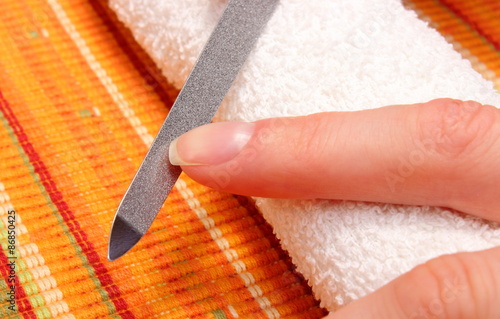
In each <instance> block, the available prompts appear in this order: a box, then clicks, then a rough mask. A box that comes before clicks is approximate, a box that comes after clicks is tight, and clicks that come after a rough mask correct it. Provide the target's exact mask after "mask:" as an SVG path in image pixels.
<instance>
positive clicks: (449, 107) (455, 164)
mask: <svg viewBox="0 0 500 319" xmlns="http://www.w3.org/2000/svg"><path fill="white" fill-rule="evenodd" d="M170 151H171V154H170V159H171V161H172V163H174V164H180V165H182V169H183V170H184V171H185V172H186V173H187V174H188V175H189V176H191V177H192V178H193V179H195V180H196V181H198V182H200V183H202V184H206V185H208V186H210V187H213V188H216V189H219V190H223V191H227V192H232V193H237V194H242V195H252V196H262V197H275V198H276V197H277V198H324V199H345V200H360V201H372V202H386V203H396V204H412V205H433V206H446V207H450V208H454V209H457V210H461V211H464V212H468V213H472V214H475V215H478V216H480V217H484V218H489V219H491V220H496V221H500V214H498V212H499V211H500V197H499V196H498V193H499V191H500V189H499V188H500V170H498V167H500V110H498V109H496V108H494V107H492V106H483V105H481V104H479V103H476V102H462V101H457V100H451V99H439V100H434V101H431V102H428V103H421V104H414V105H398V106H388V107H383V108H379V109H372V110H365V111H358V112H327V113H318V114H313V115H310V116H302V117H291V118H273V119H266V120H261V121H257V122H254V123H237V122H228V123H215V124H209V125H205V126H202V127H199V128H196V129H194V130H192V131H190V132H188V133H186V134H184V135H182V136H181V137H179V138H178V139H177V140H176V141H174V142H173V143H172V145H171V148H170Z"/></svg>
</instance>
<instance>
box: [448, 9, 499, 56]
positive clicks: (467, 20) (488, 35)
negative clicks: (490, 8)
mask: <svg viewBox="0 0 500 319" xmlns="http://www.w3.org/2000/svg"><path fill="white" fill-rule="evenodd" d="M439 2H441V4H442V5H443V6H445V7H446V8H448V10H449V11H451V12H452V13H453V14H454V15H456V16H457V17H459V18H460V19H461V20H462V22H463V23H464V24H467V25H468V26H469V27H470V28H471V29H473V30H474V31H476V32H477V33H478V34H479V35H481V36H482V37H483V38H485V39H486V40H487V41H488V43H490V44H491V45H492V46H493V47H494V48H495V50H498V51H500V38H495V36H494V34H493V33H492V32H487V30H485V29H484V28H483V26H482V25H481V24H480V23H477V22H476V21H475V20H474V19H473V17H472V16H470V15H467V14H464V13H463V11H462V10H461V8H460V7H459V6H460V4H459V3H454V2H453V1H449V0H440V1H439Z"/></svg>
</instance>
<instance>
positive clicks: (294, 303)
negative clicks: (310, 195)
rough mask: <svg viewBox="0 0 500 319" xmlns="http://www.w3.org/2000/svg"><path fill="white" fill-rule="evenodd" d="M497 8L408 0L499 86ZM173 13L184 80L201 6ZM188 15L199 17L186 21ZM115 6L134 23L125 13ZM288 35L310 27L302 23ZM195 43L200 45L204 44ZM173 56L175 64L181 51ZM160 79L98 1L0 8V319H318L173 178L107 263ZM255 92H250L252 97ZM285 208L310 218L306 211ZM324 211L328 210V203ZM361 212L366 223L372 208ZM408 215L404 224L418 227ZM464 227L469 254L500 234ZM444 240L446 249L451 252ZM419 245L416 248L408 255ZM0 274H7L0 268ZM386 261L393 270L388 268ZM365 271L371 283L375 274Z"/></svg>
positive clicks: (210, 202) (221, 213)
mask: <svg viewBox="0 0 500 319" xmlns="http://www.w3.org/2000/svg"><path fill="white" fill-rule="evenodd" d="M124 3H125V2H124ZM179 3H182V1H179ZM179 3H178V4H176V6H179ZM200 3H201V2H200ZM497 3H498V2H497V1H496V0H484V1H463V0H462V1H458V0H454V1H441V3H437V2H434V1H432V0H415V1H414V2H413V3H412V6H413V8H414V10H415V11H417V12H418V13H419V14H420V15H421V18H422V19H423V20H426V21H430V23H431V25H432V26H434V27H436V28H437V29H438V30H439V31H440V32H441V33H442V34H443V35H445V36H446V38H447V39H448V40H449V41H450V42H451V43H453V45H454V46H455V48H456V49H457V50H458V51H459V52H460V53H461V54H462V55H463V56H464V57H466V58H467V59H469V60H470V61H471V62H472V65H473V67H474V68H476V69H477V70H478V71H479V72H480V73H481V74H482V75H483V76H484V77H486V78H488V79H489V80H492V81H494V83H496V85H497V88H498V87H500V82H499V75H500V55H499V51H498V50H499V43H500V37H499V36H500V26H499V24H498V22H499V21H500V17H499V8H498V4H497ZM127 5H130V4H127ZM187 5H188V3H186V8H185V9H184V10H178V9H179V7H175V6H174V7H173V9H175V10H174V11H172V12H171V13H170V17H171V18H170V19H172V17H173V18H176V19H174V20H171V21H177V23H178V24H179V26H178V27H179V28H184V31H182V32H180V31H179V33H178V34H177V38H176V39H174V40H173V41H171V44H170V45H172V46H175V45H183V46H182V47H178V48H174V49H173V50H172V51H171V54H172V56H171V59H172V61H176V59H177V60H178V61H180V60H179V59H181V60H182V59H185V61H184V60H183V61H184V62H182V63H181V62H177V63H178V65H179V66H183V67H184V68H185V69H186V71H185V73H183V75H182V77H184V76H185V74H187V72H188V70H189V66H190V65H192V63H193V62H194V59H195V57H194V56H195V53H194V48H195V47H197V46H200V45H201V43H202V42H203V41H202V40H201V39H199V38H198V37H199V36H200V35H197V34H196V32H197V31H196V30H195V29H192V22H193V19H194V18H193V14H194V15H196V14H197V12H199V8H198V9H196V6H190V8H189V9H190V10H189V11H187ZM207 5H208V6H209V8H208V7H206V6H207ZM222 5H223V3H222V1H215V2H207V4H202V5H199V6H201V7H203V8H205V9H206V11H205V12H204V13H203V14H201V15H199V16H196V18H199V19H200V20H201V21H203V23H206V24H207V27H208V26H209V25H213V24H214V23H215V20H216V16H215V15H214V12H215V13H220V10H221V9H222ZM318 5H320V4H319V3H318ZM193 8H194V9H196V10H198V11H196V10H195V11H191V10H192V9H193ZM129 9H130V10H132V9H134V10H137V13H138V14H145V12H144V8H141V6H140V4H139V3H137V5H136V7H135V8H133V7H132V8H129ZM281 10H283V9H281ZM141 12H142V13H141ZM281 14H283V13H281ZM324 15H326V13H325V14H324ZM405 15H406V13H405ZM183 21H184V22H183ZM322 21H323V20H318V22H316V23H319V24H322V23H324V22H322ZM375 21H379V22H378V23H381V22H380V21H382V20H375ZM412 21H413V20H412ZM361 22H362V21H361V20H359V21H358V23H361ZM382 22H383V21H382ZM183 23H184V24H183ZM412 23H413V22H412ZM299 24H300V25H299ZM292 25H294V26H293V27H294V28H301V26H302V27H303V28H309V27H310V26H309V23H306V20H305V19H303V18H300V19H298V20H296V21H294V22H293V23H292ZM362 25H363V24H360V25H359V26H362ZM371 26H372V27H376V25H371ZM157 27H158V28H159V29H161V28H163V26H161V25H158V26H157ZM318 27H319V26H318ZM369 27H370V25H365V28H366V29H362V30H365V31H364V32H370V31H369V30H372V29H373V28H371V27H370V28H369ZM373 30H378V29H373ZM373 32H374V31H373ZM377 32H379V31H377ZM380 32H385V31H380ZM200 34H201V35H202V36H206V34H207V32H206V31H203V32H201V31H200ZM369 34H370V33H368V35H369ZM362 35H363V34H361V36H362ZM186 36H187V38H186ZM317 37H320V35H317ZM370 37H371V36H369V37H368V38H370ZM185 39H190V40H189V41H192V42H188V41H186V40H185ZM364 39H366V37H365V38H364ZM148 41H149V43H150V44H148V45H146V44H147V43H145V42H144V44H145V47H150V48H151V46H152V45H153V42H154V41H155V39H154V38H150V39H149V40H148ZM300 41H302V40H300ZM408 41H410V42H411V39H408ZM292 49H293V47H290V48H289V50H292ZM295 49H297V48H295ZM315 49H316V48H314V47H304V48H303V49H301V52H308V50H309V51H310V52H311V54H312V53H314V50H315ZM183 50H184V52H186V53H185V56H184V57H183V53H179V52H183ZM352 50H356V49H352ZM279 52H282V51H279ZM279 52H276V54H278V53H279ZM186 61H187V62H186ZM276 70H277V68H273V69H270V72H273V73H274V72H275V71H276ZM375 71H377V72H381V70H378V69H375ZM165 72H167V70H165ZM304 76H307V74H304ZM297 80H300V78H298V79H297ZM292 82H293V81H292ZM170 83H176V86H177V87H179V86H180V85H181V83H182V80H181V77H178V76H175V74H174V73H172V78H171V79H165V78H163V77H162V76H161V75H160V72H159V71H158V69H157V68H156V67H155V65H154V62H153V61H152V60H151V59H150V58H149V57H148V54H146V53H145V52H143V51H142V50H141V49H140V47H139V46H138V44H137V43H136V42H135V41H134V40H133V38H132V35H131V34H130V33H128V31H127V30H126V29H125V28H124V27H123V26H122V25H121V24H120V23H119V22H117V20H116V17H115V16H114V15H113V13H112V12H111V11H110V10H109V9H108V7H107V2H106V1H104V0H98V1H90V0H36V1H35V0H23V1H18V0H3V1H1V2H0V244H1V249H0V317H1V318H16V319H17V318H65V319H69V318H91V319H93V318H221V319H222V318H285V317H286V318H321V317H322V316H323V315H325V313H326V312H325V310H324V309H321V308H320V307H319V306H318V302H317V301H315V300H314V298H313V297H312V294H311V292H310V289H309V288H308V286H307V284H306V282H305V281H304V280H303V279H302V277H301V276H300V275H298V274H297V273H296V272H295V271H294V270H295V266H294V265H293V264H292V263H291V262H290V258H289V257H288V255H287V254H286V253H285V252H284V251H283V250H281V248H280V245H279V244H278V241H277V240H276V238H275V236H274V235H273V234H272V229H271V227H270V226H269V225H268V224H266V222H265V221H264V219H263V218H262V217H261V215H260V214H259V213H258V212H257V210H256V209H255V207H254V206H253V205H252V204H251V202H250V201H248V200H247V199H245V198H242V197H235V196H232V195H229V194H224V193H219V192H215V191H213V190H210V189H208V188H206V187H203V186H200V185H198V184H196V183H194V182H193V181H191V180H190V179H188V178H187V177H186V176H182V177H181V179H180V181H179V182H178V183H177V185H176V187H175V189H174V191H173V193H172V194H171V196H170V198H169V200H168V201H167V202H166V204H165V206H164V208H163V210H162V211H161V212H160V214H159V215H158V218H157V219H156V221H155V223H154V224H153V226H152V228H151V230H150V232H149V233H148V234H147V235H146V236H145V237H144V239H143V240H142V241H141V242H140V243H139V244H138V245H137V247H135V248H134V249H133V250H132V251H131V252H129V253H128V254H127V255H125V256H124V257H122V258H121V259H119V260H117V261H115V262H112V263H110V262H108V261H107V260H106V250H107V241H108V235H109V229H110V226H111V221H112V219H113V216H114V213H115V210H116V207H117V206H118V203H119V201H120V200H121V197H122V196H123V194H124V192H125V190H126V188H127V187H128V185H129V183H130V181H131V179H132V178H133V176H134V174H135V172H136V170H137V168H138V167H139V165H140V163H141V161H142V158H143V157H144V155H145V153H146V151H147V147H148V145H149V144H150V143H151V140H152V137H153V136H154V135H155V134H156V132H157V130H158V129H159V127H160V125H161V124H162V122H163V120H164V118H165V117H166V115H167V113H168V108H169V107H170V106H171V104H172V101H173V99H174V98H175V95H176V93H177V90H176V89H175V88H173V87H172V86H171V85H170ZM271 83H274V82H271ZM285 83H287V85H290V82H283V84H285ZM300 83H301V82H297V83H295V82H293V83H292V84H293V85H294V86H292V88H296V92H302V91H309V90H311V85H305V84H304V86H300ZM365 83H367V82H365ZM391 83H392V82H391ZM391 85H394V84H391ZM312 87H314V86H312ZM292 91H293V90H292ZM294 92H295V91H293V92H292V93H294ZM254 94H255V95H256V96H259V95H260V92H259V91H256V92H254ZM294 94H298V93H294ZM300 94H304V93H300ZM336 94H341V93H340V91H339V93H336ZM345 94H346V95H347V96H350V95H351V94H347V93H345ZM292 96H293V94H292ZM262 97H265V96H262ZM297 98H299V96H298V97H297ZM339 100H340V99H339ZM246 107H249V106H248V105H247V106H246ZM303 107H305V105H303ZM267 108H268V105H265V107H263V110H264V111H265V112H268V111H267V110H266V109H267ZM346 109H347V108H346ZM304 111H308V110H304ZM294 112H298V111H297V110H294ZM264 115H265V114H264ZM298 204H299V205H303V206H304V205H310V207H320V206H318V204H315V203H310V204H309V203H305V202H301V203H298ZM326 204H328V205H329V206H328V207H329V208H328V209H331V208H330V205H331V203H326ZM268 205H270V204H268ZM319 205H321V204H319ZM342 205H343V206H345V207H347V209H350V210H352V209H353V208H354V207H356V205H360V204H357V203H337V206H338V207H343V206H342ZM261 206H262V207H264V205H263V204H261ZM308 207H309V206H308ZM363 207H365V208H366V209H367V210H368V209H370V211H369V212H368V213H370V214H372V210H373V209H374V208H373V207H371V206H363ZM381 209H382V208H381ZM12 211H15V221H12V219H9V217H8V216H14V214H13V213H11V214H10V215H9V212H12ZM264 211H265V210H264ZM380 211H382V210H380ZM400 212H401V213H400V214H399V215H397V214H396V215H394V216H395V217H394V216H393V217H394V223H395V225H396V226H397V225H398V224H401V222H399V219H406V218H407V216H406V215H407V214H408V210H407V208H400ZM299 213H300V211H299ZM419 214H422V213H415V214H414V215H412V216H413V217H412V218H414V219H416V218H417V217H418V218H423V217H422V216H421V215H419ZM284 216H287V215H286V214H285V215H284ZM351 216H352V217H351V218H352V219H351V220H352V223H360V222H363V220H360V219H364V218H365V215H363V216H361V212H360V214H358V215H351ZM356 216H357V217H356ZM452 216H453V218H457V219H456V220H457V224H456V225H457V227H462V226H461V223H469V221H468V220H465V221H464V220H463V219H462V218H459V217H457V216H456V215H452ZM398 218H399V219H398ZM441 221H442V229H441V230H440V232H441V233H447V232H451V233H453V232H454V230H453V227H451V226H450V222H449V218H447V217H446V216H445V217H443V219H441ZM338 222H339V223H346V224H348V222H349V219H347V217H342V219H338ZM433 222H436V221H435V220H433ZM377 223H381V221H379V220H377V219H372V222H371V224H372V225H377ZM436 223H437V222H436ZM360 225H361V226H363V227H364V226H366V225H367V224H364V223H363V224H360ZM380 225H383V224H380ZM385 225H386V226H387V228H389V227H390V228H395V227H393V226H389V225H387V224H385ZM473 225H475V227H477V229H474V227H472V229H471V228H461V229H462V230H463V233H464V236H468V237H467V238H470V237H474V236H475V237H477V238H476V239H474V240H471V247H470V248H471V249H475V248H474V247H472V246H473V245H475V243H477V239H481V238H486V237H485V236H488V235H489V236H491V237H490V238H486V239H485V241H488V242H489V243H490V244H491V243H492V241H493V238H498V236H497V235H496V234H494V233H492V232H491V228H489V227H490V226H488V225H486V224H484V223H483V222H480V221H478V222H477V223H474V224H473ZM361 226H360V227H361ZM12 227H15V231H16V242H15V245H14V247H10V246H11V245H10V244H9V238H8V236H9V233H8V231H9V228H12ZM418 227H423V226H422V224H419V223H416V224H415V231H414V232H417V233H420V230H419V229H418ZM345 229H346V230H347V228H345ZM333 230H334V231H339V229H338V228H333V229H332V231H333ZM352 231H353V235H348V236H344V237H343V238H344V239H345V240H349V238H354V237H353V236H356V235H357V233H358V232H357V230H356V229H352ZM366 233H367V236H369V238H368V239H367V240H366V241H365V242H363V245H365V244H366V245H367V247H368V246H369V245H371V244H372V241H371V236H372V235H373V234H372V233H370V229H368V230H366ZM384 233H386V234H388V238H389V237H390V236H389V235H390V234H389V233H387V232H385V231H384ZM467 233H468V234H467ZM421 234H423V233H421ZM410 235H411V234H410ZM410 235H409V234H407V233H403V232H401V235H399V234H398V235H394V238H395V240H399V241H400V242H404V241H406V240H409V237H410ZM315 236H316V235H315ZM495 236H496V237H495ZM377 238H378V237H376V236H374V237H373V244H374V246H373V247H374V249H378V248H377V240H378V239H377ZM394 238H393V240H394ZM451 240H452V239H450V243H446V244H447V245H448V244H449V245H452V247H455V246H454V245H455V243H452V242H451ZM386 243H388V242H387V241H384V244H386ZM426 243H428V241H424V240H423V241H422V244H423V245H427V244H426ZM303 244H304V245H306V244H307V243H306V242H304V243H303ZM443 245H444V244H443ZM344 247H345V246H344ZM390 247H391V246H390V245H389V246H388V249H392V248H390ZM408 249H409V248H408ZM408 249H406V250H402V251H401V254H406V253H407V250H408ZM427 249H429V248H428V247H422V248H420V251H422V250H427ZM457 249H458V248H457ZM298 252H299V253H300V252H301V251H298ZM341 253H343V252H342V251H340V252H339V257H341V256H343V255H341ZM369 256H373V255H369ZM384 256H386V254H381V255H380V265H379V266H378V267H380V266H381V265H382V266H390V265H391V264H390V263H389V262H388V261H387V260H386V259H387V258H386V259H383V257H384ZM9 257H15V259H14V258H12V259H9ZM347 257H348V255H345V256H344V257H343V258H344V259H343V260H346V258H347ZM367 258H368V257H367ZM369 258H372V257H369ZM424 258H426V257H424ZM339 260H340V259H339ZM393 260H394V261H395V262H396V261H398V260H396V259H393ZM9 262H14V265H15V267H14V268H13V269H12V268H11V267H10V266H8V263H9ZM398 262H399V261H398ZM351 265H352V263H351ZM395 265H397V267H398V270H399V271H400V270H402V269H399V267H400V264H399V263H398V264H395ZM344 269H346V268H344ZM351 269H355V268H354V267H352V268H351ZM377 269H378V268H375V269H373V272H374V274H375V275H374V276H379V271H378V270H377ZM347 275H349V274H347ZM314 277H315V278H317V275H315V276H314ZM346 278H349V277H346ZM381 278H384V277H381ZM12 279H13V280H14V285H13V286H14V289H13V294H11V289H10V286H11V285H12V283H11V280H12ZM334 279H335V278H334ZM336 279H342V276H339V277H338V278H336ZM345 282H346V281H336V280H335V281H333V282H332V284H333V285H337V287H339V288H342V286H340V284H343V283H345ZM355 284H358V283H353V284H351V285H349V286H350V287H352V286H354V285H355ZM363 285H364V284H361V285H359V286H360V287H361V290H366V289H369V287H370V285H372V283H371V282H367V285H368V286H367V287H368V288H366V289H365V287H363ZM346 286H347V285H346ZM332 287H335V286H332ZM340 293H341V291H340V290H339V295H340ZM10 296H14V297H15V299H13V300H14V302H13V304H14V310H11V309H9V307H10V306H11V303H10V298H11V297H10ZM339 304H340V303H339Z"/></svg>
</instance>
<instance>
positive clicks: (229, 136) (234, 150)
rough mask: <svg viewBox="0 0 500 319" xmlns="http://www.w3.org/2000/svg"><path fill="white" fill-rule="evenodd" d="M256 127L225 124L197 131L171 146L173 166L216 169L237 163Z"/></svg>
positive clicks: (180, 137)
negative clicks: (217, 166)
mask: <svg viewBox="0 0 500 319" xmlns="http://www.w3.org/2000/svg"><path fill="white" fill-rule="evenodd" d="M254 130H255V124H253V123H243V122H221V123H213V124H207V125H203V126H200V127H197V128H195V129H193V130H191V131H189V132H187V133H185V134H183V135H181V136H179V137H178V138H176V139H175V140H174V141H172V143H171V144H170V148H169V158H170V163H172V165H216V164H221V163H224V162H227V161H229V160H231V159H233V158H234V157H235V156H236V155H238V153H239V152H240V151H241V150H242V149H243V147H245V145H246V144H247V143H248V141H249V140H250V138H251V137H252V134H253V132H254Z"/></svg>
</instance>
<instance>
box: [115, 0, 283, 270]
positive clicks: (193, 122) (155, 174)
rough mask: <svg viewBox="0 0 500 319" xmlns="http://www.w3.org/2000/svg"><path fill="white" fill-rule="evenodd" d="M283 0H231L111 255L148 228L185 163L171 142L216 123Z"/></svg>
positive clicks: (126, 204) (121, 214)
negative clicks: (171, 152)
mask: <svg viewBox="0 0 500 319" xmlns="http://www.w3.org/2000/svg"><path fill="white" fill-rule="evenodd" d="M278 2H279V0H230V1H229V2H228V4H227V6H226V8H225V9H224V12H223V13H222V16H221V18H220V20H219V22H218V23H217V25H216V26H215V29H214V31H213V32H212V34H211V35H210V38H209V39H208V42H207V43H206V45H205V47H204V49H203V51H202V52H201V54H200V56H199V58H198V61H197V62H196V64H195V66H194V68H193V70H192V71H191V74H190V75H189V77H188V79H187V81H186V83H185V84H184V87H183V88H182V90H181V92H180V93H179V96H178V97H177V99H176V101H175V103H174V105H173V106H172V109H171V110H170V112H169V114H168V116H167V118H166V120H165V122H164V123H163V125H162V127H161V128H160V131H159V132H158V135H157V136H156V138H155V140H154V141H153V144H152V145H151V148H150V149H149V151H148V153H147V155H146V157H145V158H144V161H143V162H142V164H141V166H140V167H139V170H138V171H137V174H136V175H135V177H134V179H133V180H132V183H131V184H130V186H129V188H128V190H127V192H126V193H125V196H124V197H123V199H122V201H121V203H120V205H119V207H118V210H117V212H116V215H115V218H114V221H113V225H112V227H111V235H110V238H109V247H108V259H109V260H110V261H112V260H115V259H117V258H119V257H120V256H122V255H124V254H125V253H126V252H127V251H129V250H130V249H131V248H132V247H134V246H135V244H137V242H139V240H140V239H141V238H142V236H144V234H145V233H146V232H147V230H148V229H149V227H150V226H151V224H152V223H153V220H154V219H155V217H156V215H157V214H158V211H159V210H160V208H161V207H162V206H163V203H164V202H165V200H166V198H167V196H168V194H169V193H170V190H171V189H172V187H173V186H174V184H175V182H176V181H177V179H178V177H179V175H180V173H181V169H180V167H178V166H173V165H171V164H170V161H169V158H168V148H169V145H170V143H171V142H172V141H173V140H174V139H175V138H177V137H178V136H180V135H182V134H183V133H185V132H187V131H189V130H191V129H193V128H195V127H198V126H200V125H203V124H207V123H210V121H211V120H212V118H213V116H214V115H215V112H216V111H217V109H218V108H219V105H220V103H221V102H222V100H223V99H224V96H225V95H226V94H227V91H228V90H229V88H230V87H231V84H232V83H233V81H234V79H235V78H236V75H237V74H238V72H239V70H240V68H241V66H242V65H243V63H244V62H245V60H246V58H247V56H248V55H249V53H250V51H251V50H252V48H253V46H254V44H255V42H256V41H257V39H258V37H259V36H260V34H261V32H262V30H263V29H264V27H265V25H266V24H267V21H268V20H269V19H270V17H271V16H272V14H273V12H274V10H275V8H276V6H277V4H278Z"/></svg>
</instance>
